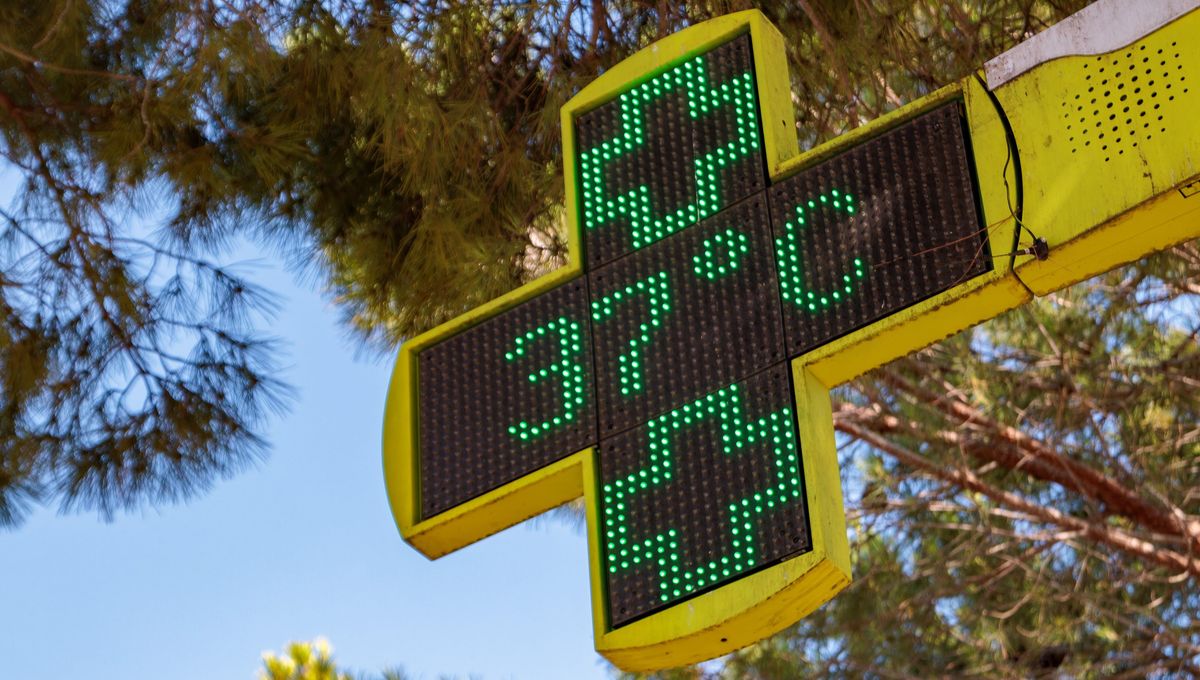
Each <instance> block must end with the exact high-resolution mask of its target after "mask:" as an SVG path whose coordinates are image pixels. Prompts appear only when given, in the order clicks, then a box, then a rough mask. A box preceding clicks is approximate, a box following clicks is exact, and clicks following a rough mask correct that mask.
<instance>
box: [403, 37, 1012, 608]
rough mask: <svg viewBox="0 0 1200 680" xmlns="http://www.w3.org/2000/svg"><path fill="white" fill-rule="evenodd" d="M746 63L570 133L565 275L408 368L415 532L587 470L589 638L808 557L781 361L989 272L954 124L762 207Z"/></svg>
mask: <svg viewBox="0 0 1200 680" xmlns="http://www.w3.org/2000/svg"><path fill="white" fill-rule="evenodd" d="M753 63H754V61H753V59H752V54H751V44H750V37H749V36H747V35H742V36H740V37H737V38H734V39H732V40H731V41H729V42H726V43H724V44H722V45H719V46H717V47H715V48H714V49H712V50H711V51H709V52H707V53H705V54H702V55H699V56H693V57H690V58H688V59H686V60H684V61H682V62H680V63H678V64H675V65H673V66H670V67H668V68H667V69H666V70H664V71H662V72H660V73H657V74H654V75H651V76H650V77H648V78H646V79H644V80H641V81H638V82H636V83H634V84H632V85H631V86H630V87H629V89H627V90H624V91H623V92H621V93H620V94H618V95H616V96H615V98H613V99H611V100H609V101H607V102H605V103H603V104H601V105H599V106H598V107H597V108H593V109H591V110H589V111H588V112H587V113H584V114H583V115H582V116H580V117H578V118H576V119H575V120H574V125H575V139H576V142H577V148H578V151H577V155H576V158H575V167H576V168H577V173H576V176H577V185H576V190H577V191H578V195H579V206H580V232H581V234H582V239H583V259H582V265H583V275H582V276H580V277H577V278H575V279H572V280H570V281H569V282H567V283H564V284H561V285H559V286H558V287H557V288H555V289H553V290H550V291H549V292H544V293H541V294H539V295H537V296H536V297H533V298H532V299H530V300H529V301H527V302H524V303H521V304H519V305H517V306H516V307H514V308H512V309H510V310H508V311H505V312H502V313H500V314H499V315H496V316H493V317H491V318H489V319H487V320H485V321H483V322H482V323H479V324H477V325H475V326H473V327H470V328H468V329H467V330H465V331H461V332H458V333H457V334H454V335H450V336H448V337H447V338H446V339H443V340H441V341H439V342H438V343H436V344H433V345H430V346H429V347H426V348H425V349H423V350H421V351H420V354H419V357H418V359H419V364H418V365H419V368H418V391H419V395H418V396H419V404H420V407H419V409H418V423H419V427H418V430H419V432H418V440H419V448H420V452H419V458H418V463H417V470H418V476H419V480H420V494H419V506H420V508H419V509H420V513H421V516H422V517H424V518H429V517H433V516H435V515H437V514H438V513H441V512H444V511H445V510H447V509H449V508H452V507H455V506H457V505H460V504H462V503H464V502H466V501H468V500H470V499H472V498H477V497H479V496H480V495H482V494H484V493H486V492H488V491H491V490H493V489H497V488H499V487H501V486H503V485H504V484H507V483H508V482H511V481H515V480H517V479H519V478H521V477H522V476H525V475H528V474H530V473H533V472H535V471H537V470H539V469H541V468H543V467H545V466H547V465H549V464H550V463H553V462H555V461H558V460H561V459H562V458H564V457H566V456H568V455H570V454H572V453H575V452H576V451H580V450H582V449H585V448H587V447H589V446H596V447H597V448H596V454H597V455H596V461H597V463H596V464H597V466H598V468H599V470H598V472H599V475H598V478H599V482H598V484H599V485H600V486H601V488H600V489H597V490H596V491H598V493H597V496H598V497H599V499H600V500H599V502H600V507H599V509H598V510H599V516H600V518H601V523H602V526H601V528H600V531H601V540H600V543H599V546H600V560H601V563H602V565H603V566H602V568H603V570H604V586H605V590H604V592H605V600H606V605H607V615H608V625H609V627H610V629H615V628H619V627H621V626H623V625H626V624H629V623H631V622H633V621H636V620H638V619H640V618H642V617H645V616H647V615H649V614H652V613H654V612H656V611H660V610H662V609H664V608H666V607H670V606H672V605H674V604H678V603H680V602H682V601H684V600H686V599H688V598H690V597H694V596H696V595H698V594H700V593H702V592H705V591H707V590H711V589H712V588H716V587H719V586H721V585H723V584H727V583H730V582H732V581H734V580H737V579H739V578H741V577H743V576H745V575H747V574H749V573H751V572H753V571H755V570H757V569H760V568H763V567H766V566H769V565H772V564H776V563H778V562H779V561H781V560H783V559H787V558H789V557H792V556H795V555H797V554H801V553H804V552H806V551H808V550H810V549H811V548H812V541H811V536H810V534H809V531H808V524H807V516H808V514H807V510H806V508H805V500H804V493H803V480H802V478H801V470H802V466H801V464H800V460H801V459H800V455H801V451H800V442H799V439H798V436H797V434H796V414H795V412H794V405H793V404H794V402H793V396H794V395H793V391H792V386H791V384H790V381H791V374H790V370H789V363H788V360H789V359H793V358H796V357H798V356H800V355H801V354H804V353H805V352H808V351H809V350H812V349H814V348H816V347H819V346H821V345H822V344H824V343H827V342H829V341H830V340H833V339H835V338H837V337H840V336H842V335H845V334H846V333H849V332H851V331H853V330H855V329H858V328H861V327H863V326H865V325H867V324H869V323H871V322H873V321H876V320H878V319H881V318H883V317H885V316H887V315H889V314H891V313H893V312H896V311H898V310H900V309H903V308H905V307H908V306H910V305H913V304H915V303H917V302H919V301H921V300H923V299H926V298H928V297H930V296H931V295H934V294H936V293H938V292H940V291H943V290H946V289H948V288H950V287H952V286H954V285H956V284H958V283H962V282H963V281H966V280H968V279H970V278H972V277H975V276H979V275H980V274H983V273H985V272H987V271H989V270H990V269H991V267H992V253H991V252H990V251H989V249H988V247H987V244H988V240H987V237H986V234H985V232H984V229H983V228H982V220H981V218H980V212H979V209H978V207H977V199H976V189H975V183H974V181H973V177H972V176H971V167H970V165H969V163H968V158H969V150H968V148H967V134H966V129H965V126H964V123H963V120H962V114H961V104H959V103H950V104H945V105H942V106H940V107H938V108H936V109H934V110H932V111H929V112H927V113H924V114H922V115H919V116H917V117H916V118H913V119H911V120H908V121H905V122H903V123H901V124H899V125H897V126H896V127H894V128H893V129H891V130H889V131H887V132H884V133H883V134H881V135H879V136H876V137H873V138H871V139H868V140H867V141H864V142H862V143H860V144H858V145H856V146H853V147H851V148H848V149H846V150H844V151H842V152H841V153H839V154H838V155H835V156H833V157H831V158H828V159H827V160H824V161H822V162H819V163H817V164H815V165H813V166H811V167H807V168H805V169H803V170H801V171H800V172H798V173H797V174H795V175H792V176H790V177H788V178H786V179H783V180H781V181H779V182H777V183H776V184H774V185H773V186H770V187H768V186H767V183H766V171H765V167H766V162H765V157H764V153H763V141H762V128H761V122H760V119H761V113H760V111H759V108H758V101H757V99H756V96H757V95H756V89H755V82H756V81H755V78H754V69H753Z"/></svg>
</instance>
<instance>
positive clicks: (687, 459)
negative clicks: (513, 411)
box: [599, 364, 810, 628]
mask: <svg viewBox="0 0 1200 680" xmlns="http://www.w3.org/2000/svg"><path fill="white" fill-rule="evenodd" d="M789 375H790V372H789V370H788V366H787V365H786V364H782V365H778V366H775V367H772V368H770V369H767V370H766V371H764V372H762V373H759V374H757V375H755V376H752V377H751V378H749V379H747V380H745V381H743V382H740V383H734V384H732V385H728V386H726V387H724V388H721V389H718V390H715V391H713V392H711V393H709V394H707V395H704V396H702V397H699V398H697V399H695V400H693V401H691V402H689V403H686V404H683V405H681V406H680V407H678V408H676V409H674V410H672V411H669V412H667V413H664V414H662V415H660V416H658V417H656V418H653V419H651V420H650V421H649V422H648V423H646V424H645V425H642V426H641V427H638V428H635V429H632V430H628V431H625V432H623V433H621V434H618V435H616V436H615V437H612V438H610V439H606V440H604V441H603V442H601V444H600V457H599V460H600V479H601V484H602V487H601V494H600V495H601V517H602V526H601V537H600V541H601V544H602V545H603V546H604V557H605V559H604V564H603V566H602V568H603V569H604V576H605V583H606V589H605V591H606V597H607V600H608V614H609V622H610V625H611V626H612V627H614V628H615V627H618V626H621V625H624V624H627V623H629V622H631V621H634V620H636V619H638V618H640V617H643V616H645V615H647V614H650V613H652V612H655V611H657V610H659V609H662V608H664V607H668V606H670V605H672V604H675V603H677V602H679V601H680V600H683V599H686V598H688V597H691V596H694V595H696V594H699V593H701V592H703V591H706V590H709V589H712V588H716V587H719V586H720V585H722V584H724V583H728V582H730V581H732V580H735V579H738V578H741V577H742V576H745V575H746V574H748V573H750V572H753V571H755V570H757V569H760V568H762V567H765V566H769V565H771V564H775V563H778V562H779V561H781V560H783V559H786V558H788V557H790V556H793V555H796V554H798V553H801V552H804V551H806V550H808V549H809V548H810V538H809V531H808V524H807V519H806V509H805V501H804V498H805V496H804V484H803V479H802V473H801V467H800V462H799V461H800V445H799V439H798V437H797V434H796V429H795V428H796V422H795V412H794V407H793V393H792V386H791V381H790V378H789Z"/></svg>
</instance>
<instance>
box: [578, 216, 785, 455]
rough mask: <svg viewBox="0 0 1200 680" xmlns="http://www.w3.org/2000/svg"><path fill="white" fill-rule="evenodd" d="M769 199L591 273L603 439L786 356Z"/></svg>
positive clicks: (593, 322) (682, 233)
mask: <svg viewBox="0 0 1200 680" xmlns="http://www.w3.org/2000/svg"><path fill="white" fill-rule="evenodd" d="M773 259H774V258H773V257H772V255H771V224H770V221H769V219H768V217H767V205H766V197H765V196H764V195H763V194H761V193H760V194H758V195H755V196H752V197H750V198H748V199H746V200H745V201H743V202H742V203H739V204H738V205H736V206H734V207H732V208H729V209H727V210H724V211H722V212H720V213H718V214H717V215H716V216H715V217H711V218H709V219H707V220H705V221H704V222H702V223H701V224H699V225H696V226H695V227H692V228H690V229H687V230H685V231H683V232H681V233H679V234H675V235H674V236H670V237H668V238H666V239H664V240H662V241H659V242H657V243H654V244H653V245H651V246H649V247H647V248H644V249H642V250H639V251H637V252H635V253H633V254H631V255H628V256H626V257H623V258H621V259H620V260H617V261H616V262H614V263H612V264H610V265H608V266H605V267H603V268H601V269H599V270H598V271H596V272H594V273H592V274H591V276H590V288H591V291H592V335H593V337H594V339H595V346H596V395H597V404H598V408H599V416H600V425H599V435H600V437H601V438H603V437H606V436H608V435H609V434H611V433H614V432H619V431H621V430H626V429H629V428H630V427H633V426H634V425H638V424H639V423H644V422H646V420H647V419H648V418H649V417H650V416H654V415H657V414H659V413H662V412H663V411H666V410H669V409H671V408H674V407H675V406H678V405H680V404H683V403H687V402H688V401H691V400H692V399H695V398H696V397H699V396H702V395H704V394H707V393H708V392H710V391H712V390H715V389H717V388H719V387H722V386H724V385H728V384H729V383H731V382H734V381H736V380H739V379H741V378H744V377H746V376H748V375H750V374H751V373H754V372H757V371H759V370H762V369H763V368H766V367H767V366H771V365H773V364H777V363H779V362H781V361H783V360H784V358H785V357H784V346H783V328H782V325H781V323H780V306H779V294H778V282H777V281H776V278H775V264H774V262H773Z"/></svg>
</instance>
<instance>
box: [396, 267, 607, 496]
mask: <svg viewBox="0 0 1200 680" xmlns="http://www.w3.org/2000/svg"><path fill="white" fill-rule="evenodd" d="M587 310H588V297H587V281H586V280H585V279H576V280H574V281H571V282H570V283H567V284H564V285H562V286H560V287H558V288H555V289H554V290H551V291H549V292H547V293H543V294H542V295H540V296H538V297H536V298H533V299H532V300H529V301H528V302H525V303H523V304H520V305H518V306H516V307H514V308H513V309H510V310H509V311H507V312H505V313H503V314H501V315H499V316H495V317H492V318H490V319H488V320H486V321H484V322H482V323H480V324H479V325H477V326H475V327H473V328H470V329H468V330H467V331H465V332H463V333H460V334H458V335H455V336H453V337H451V338H449V339H447V340H445V341H443V342H440V343H438V344H436V345H433V346H431V347H428V348H426V349H424V350H423V351H422V352H421V354H420V358H419V361H420V363H419V366H420V373H419V377H418V383H417V384H418V390H419V392H420V397H419V399H420V404H421V408H420V410H419V418H420V426H419V440H420V446H421V460H420V465H419V475H420V481H421V494H420V509H421V516H422V517H430V516H433V515H435V514H437V513H439V512H442V511H444V510H447V509H449V508H451V507H454V506H456V505H459V504H461V503H463V502H465V501H468V500H470V499H472V498H475V497H476V496H478V495H480V494H482V493H485V492H487V491H490V490H492V489H495V488H497V487H499V486H501V485H503V484H505V483H507V482H511V481H513V480H514V479H517V478H519V477H521V476H522V475H525V474H528V473H530V472H533V471H534V470H537V469H539V468H541V467H544V466H546V465H548V464H550V463H553V462H554V461H556V460H558V459H560V458H563V457H564V456H567V455H569V454H571V453H574V452H576V451H579V450H581V449H585V448H587V447H588V446H591V445H592V444H593V443H595V441H596V415H595V394H594V388H593V378H592V341H591V336H590V332H589V327H588V321H587V319H588V316H587V315H588V312H587Z"/></svg>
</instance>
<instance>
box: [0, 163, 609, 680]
mask: <svg viewBox="0 0 1200 680" xmlns="http://www.w3.org/2000/svg"><path fill="white" fill-rule="evenodd" d="M13 179H15V178H14V177H13V176H12V175H11V174H8V175H6V176H4V177H2V178H0V198H2V199H3V202H4V203H5V204H7V203H8V200H7V198H8V196H10V195H11V192H12V189H13V188H12V181H13ZM240 255H244V256H249V257H259V255H258V254H257V253H255V252H254V251H245V252H243V253H240ZM243 271H246V270H243ZM248 271H249V272H250V278H251V279H252V280H254V281H256V282H257V283H259V284H260V285H262V286H264V287H267V288H269V289H270V290H272V291H275V292H277V293H280V294H281V295H282V297H283V306H282V309H281V311H280V313H279V314H278V316H277V317H276V319H275V322H274V323H273V324H271V327H270V329H269V330H270V332H272V333H273V334H275V335H276V336H278V337H279V338H281V339H282V340H283V341H284V342H285V351H286V355H285V357H284V362H283V363H284V365H285V366H286V368H285V370H284V372H283V375H282V377H283V378H284V379H285V380H287V381H288V382H289V383H291V384H292V385H293V386H295V387H296V388H297V391H298V398H297V400H296V402H295V404H294V406H293V408H292V409H291V411H290V412H289V413H288V414H287V415H285V416H282V417H279V418H276V419H275V420H274V421H273V422H272V423H271V425H270V428H269V430H268V431H267V438H268V440H269V441H270V442H271V445H272V453H271V456H270V458H269V459H268V460H267V461H266V462H265V463H263V464H262V465H260V466H259V467H258V468H257V469H253V470H250V471H247V472H243V473H242V474H240V475H238V476H237V477H234V478H233V479H231V480H226V481H224V482H220V483H218V484H217V485H216V487H215V488H214V489H213V490H212V491H211V492H209V493H207V494H205V495H203V496H200V497H199V498H197V499H194V500H192V501H190V502H188V503H186V504H183V505H176V506H167V507H163V508H159V509H150V510H146V511H143V512H139V513H134V514H124V515H118V516H117V518H116V519H115V521H113V522H112V523H105V522H103V521H101V520H100V519H98V518H97V517H95V516H94V515H73V516H60V515H58V514H57V512H56V510H55V509H54V508H49V509H46V510H43V511H40V512H38V513H36V514H35V515H34V516H33V517H32V518H31V519H30V520H29V521H28V522H26V523H25V525H24V526H22V527H21V528H20V529H17V530H16V531H8V532H3V533H0V603H2V605H0V612H2V615H0V659H3V660H4V670H3V673H2V675H3V677H4V678H5V679H6V680H7V679H9V678H11V679H13V680H41V679H47V680H49V679H54V680H58V679H60V678H89V679H90V680H109V679H112V680H117V679H119V680H141V679H143V678H144V679H146V680H150V679H153V680H162V679H163V678H170V679H171V680H193V679H194V680H214V679H226V678H230V679H234V678H253V677H255V674H256V672H257V669H258V668H259V666H260V665H261V664H260V655H261V653H262V652H263V651H265V650H272V649H274V650H279V649H281V648H282V647H283V645H284V644H285V643H286V642H288V641H289V640H305V639H312V638H314V637H316V636H318V635H320V636H325V637H326V638H328V639H329V640H330V641H331V643H332V644H333V647H334V655H335V658H336V659H337V660H338V661H339V663H341V664H343V665H345V666H348V667H352V668H355V669H360V670H367V671H375V670H379V669H382V668H384V667H388V666H393V665H402V666H403V667H404V668H405V669H406V670H407V671H408V672H409V673H410V674H411V675H413V676H415V677H419V678H431V679H432V678H437V677H438V676H439V675H442V674H456V675H460V676H463V677H466V676H467V675H475V676H477V677H480V678H484V679H488V680H490V679H492V678H522V679H524V678H533V679H536V678H554V679H560V678H573V679H581V680H584V679H587V678H604V677H609V672H608V666H607V665H606V664H605V663H604V662H603V660H602V659H601V658H600V657H599V655H597V654H596V652H595V651H594V650H593V648H592V635H591V627H590V626H591V615H590V602H589V597H590V595H589V592H588V573H587V548H586V543H585V541H584V536H583V534H582V533H581V532H580V531H578V530H576V529H574V528H572V527H568V526H565V525H564V524H562V523H559V522H556V521H552V520H541V521H536V520H535V523H533V524H528V523H527V524H526V525H522V526H519V527H514V528H513V529H509V530H508V531H506V532H504V533H502V534H500V535H498V536H493V537H491V538H490V539H488V540H485V541H483V542H481V543H478V544H476V545H473V546H470V547H468V548H466V549H464V550H461V551H459V552H458V553H456V554H453V555H450V556H447V557H444V558H442V559H440V560H437V561H436V562H430V561H429V560H427V559H425V558H424V557H422V556H421V555H420V554H418V553H417V552H416V551H415V550H413V549H412V548H410V547H408V545H406V544H405V543H404V542H403V541H402V540H401V539H400V535H399V533H398V532H397V531H396V528H395V525H394V524H393V522H392V518H391V514H390V512H389V510H388V506H387V498H386V494H385V491H384V486H383V478H382V471H381V463H380V445H379V441H380V431H381V427H382V418H383V404H384V396H385V394H386V392H387V383H388V377H389V375H390V372H391V361H392V360H391V358H387V359H382V360H376V359H374V358H371V357H361V356H358V357H357V358H356V355H357V354H358V353H357V352H356V350H355V345H354V343H353V341H351V340H349V339H348V338H347V336H346V334H345V332H344V331H343V329H342V328H341V327H339V324H338V321H337V310H336V309H334V307H333V306H332V305H331V304H330V303H328V302H327V301H325V300H324V299H323V298H322V296H321V295H320V294H319V291H316V290H313V289H312V288H309V287H305V286H299V285H297V281H296V277H294V276H293V275H292V274H290V273H288V272H286V271H284V269H283V267H282V266H281V265H280V264H279V263H278V262H277V261H276V260H274V259H272V258H266V259H261V260H258V261H257V265H256V266H254V267H252V268H250V269H249V270H248Z"/></svg>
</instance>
